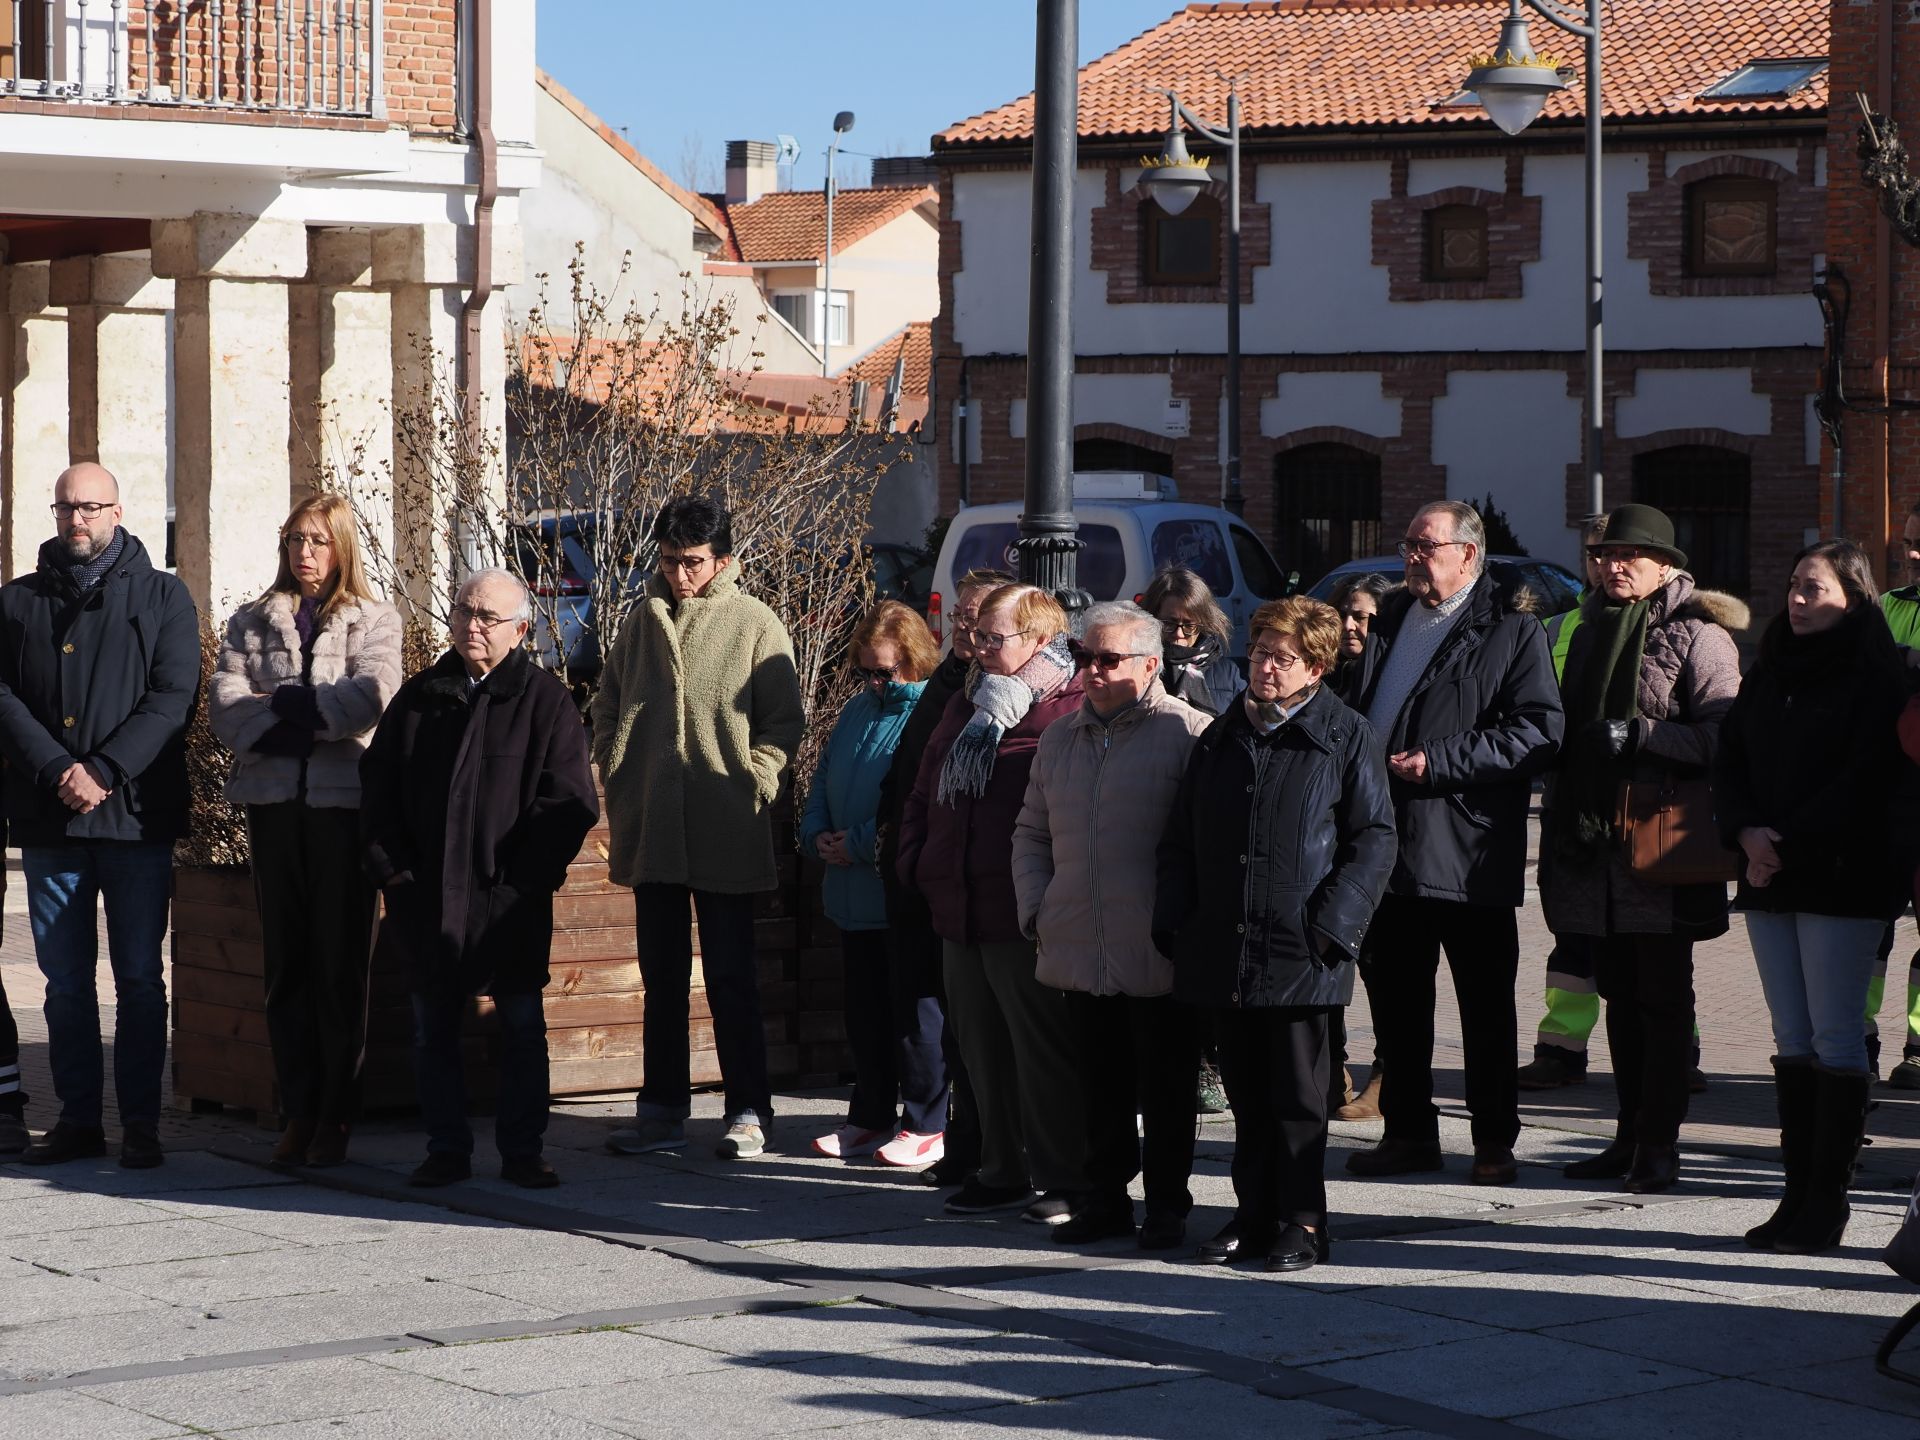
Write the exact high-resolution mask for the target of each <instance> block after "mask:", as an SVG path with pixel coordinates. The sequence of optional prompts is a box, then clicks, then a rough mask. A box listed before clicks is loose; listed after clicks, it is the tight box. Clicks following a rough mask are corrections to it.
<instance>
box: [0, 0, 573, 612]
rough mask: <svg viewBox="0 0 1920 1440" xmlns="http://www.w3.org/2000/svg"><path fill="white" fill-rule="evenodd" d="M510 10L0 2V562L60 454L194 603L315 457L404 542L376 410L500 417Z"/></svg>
mask: <svg viewBox="0 0 1920 1440" xmlns="http://www.w3.org/2000/svg"><path fill="white" fill-rule="evenodd" d="M533 8H534V7H533V5H532V4H531V3H530V0H337V3H336V0H328V3H325V4H320V3H312V0H254V3H251V4H245V5H241V4H234V3H228V4H226V5H224V6H222V5H219V4H214V5H210V6H209V5H200V4H195V5H185V4H177V3H159V0H154V3H148V0H114V3H106V0H94V3H92V4H79V3H76V0H55V3H52V4H42V3H34V4H28V5H20V4H14V5H0V577H11V576H13V575H16V574H19V573H20V572H21V571H22V570H23V569H25V568H30V567H31V566H32V565H33V563H34V555H35V551H36V549H37V547H38V545H39V544H40V542H41V541H42V540H44V539H45V538H46V536H47V534H48V533H50V524H49V522H48V520H47V511H46V505H47V501H48V498H49V495H50V492H51V489H52V485H53V480H54V477H55V476H56V475H57V474H58V473H59V472H60V470H61V469H63V468H64V467H65V466H66V465H67V464H68V463H69V462H70V461H73V460H82V459H98V460H99V461H101V462H102V463H104V464H105V465H107V466H108V468H110V469H112V470H113V471H114V472H115V473H116V474H118V475H119V477H120V479H121V482H122V497H123V501H124V503H125V505H126V512H127V526H128V528H129V529H131V530H133V531H134V532H135V533H137V534H140V535H141V536H143V537H144V539H145V540H146V542H147V543H148V545H149V546H150V547H151V548H152V549H153V550H154V551H155V552H156V553H157V552H158V551H159V550H160V549H161V548H162V541H163V539H164V541H165V548H166V550H167V552H168V561H169V563H172V564H175V565H177V568H178V570H179V573H180V575H181V577H182V578H183V579H184V580H185V581H186V582H187V584H188V586H189V587H190V589H191V590H192V593H193V595H194V598H195V600H196V601H197V602H198V603H199V604H200V605H201V606H202V607H203V610H208V611H211V612H214V613H222V614H223V613H225V608H226V607H227V606H228V605H229V604H230V603H231V602H232V601H234V600H236V599H239V598H244V597H250V596H251V595H254V594H257V593H259V591H260V590H262V589H264V588H265V587H266V585H267V584H268V583H269V582H270V581H271V579H272V577H273V573H274V563H275V547H274V545H273V543H272V537H273V536H274V534H275V532H276V530H277V527H278V525H279V523H280V521H281V519H282V518H283V517H284V516H285V513H286V510H287V508H288V505H289V503H290V501H291V499H292V497H293V496H294V495H296V494H298V493H302V492H303V491H304V490H305V489H306V488H307V487H308V486H310V485H311V484H312V483H313V481H314V477H315V474H316V466H317V465H318V464H319V463H321V462H322V461H323V459H325V458H326V457H327V456H329V455H331V456H335V457H338V456H341V455H344V454H349V453H351V452H353V451H354V450H355V449H356V448H357V449H358V450H359V451H360V454H361V456H362V465H363V467H364V469H365V470H366V471H367V472H368V473H372V474H376V475H377V474H381V473H385V472H389V471H391V472H393V480H394V494H393V497H392V500H393V506H394V511H395V514H396V516H398V517H400V523H396V524H395V526H394V533H395V534H397V535H398V536H399V543H400V545H401V546H402V547H403V548H404V547H405V546H407V545H409V544H416V545H417V544H418V543H420V542H419V540H418V537H419V535H420V534H421V532H422V530H423V528H424V527H421V526H419V525H418V524H417V522H416V521H415V520H414V519H412V518H411V517H413V516H414V513H415V509H416V506H417V493H418V487H419V486H420V485H422V484H423V483H424V481H423V479H422V477H421V476H420V475H417V474H415V473H413V472H412V471H411V470H410V468H409V461H408V459H407V457H406V456H405V455H404V454H401V455H396V453H395V452H396V447H395V443H394V433H393V412H394V411H396V410H398V411H402V412H404V411H405V410H407V409H409V408H417V406H418V403H419V400H420V397H421V396H422V395H424V394H426V393H428V392H429V390H430V389H431V388H432V387H434V386H437V385H442V384H459V385H464V386H466V387H467V388H468V389H469V390H470V391H472V392H473V393H477V394H483V395H484V396H485V405H484V406H483V408H482V413H481V414H480V415H478V416H476V417H474V419H475V421H476V422H477V423H478V424H480V425H482V426H484V427H488V428H492V429H495V430H497V429H498V427H499V423H500V406H501V396H502V384H501V381H502V379H503V377H504V353H505V347H504V342H503V335H502V332H501V323H502V317H503V315H504V312H505V304H504V300H503V298H502V297H503V291H504V288H505V287H507V286H509V285H511V284H512V283H514V282H515V281H516V280H517V279H518V277H519V273H520V242H519V231H518V221H519V197H520V194H521V192H522V191H524V190H527V189H530V188H532V187H533V186H534V185H536V184H537V183H538V181H539V176H540V161H539V154H538V151H537V150H536V149H535V146H534V126H533V109H534V85H533V75H534V71H533V59H532V56H533ZM482 255H490V257H491V262H490V264H489V265H487V267H486V269H485V273H484V275H483V274H482V273H481V271H482V267H481V264H480V257H481V256H482ZM396 467H397V468H396Z"/></svg>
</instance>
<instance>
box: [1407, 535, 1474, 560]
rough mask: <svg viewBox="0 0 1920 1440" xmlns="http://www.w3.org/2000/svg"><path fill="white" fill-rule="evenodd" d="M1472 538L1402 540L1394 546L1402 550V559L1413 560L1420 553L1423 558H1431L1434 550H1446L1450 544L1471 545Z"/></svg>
mask: <svg viewBox="0 0 1920 1440" xmlns="http://www.w3.org/2000/svg"><path fill="white" fill-rule="evenodd" d="M1472 543H1473V542H1472V541H1471V540H1402V541H1401V542H1400V543H1399V544H1398V545H1396V546H1394V547H1393V548H1394V549H1396V550H1398V551H1399V552H1400V558H1401V559H1402V560H1411V559H1412V558H1413V557H1414V556H1416V555H1418V556H1419V557H1420V558H1421V559H1422V560H1431V559H1432V558H1433V552H1434V551H1436V550H1444V549H1445V548H1446V547H1447V546H1449V545H1471V544H1472Z"/></svg>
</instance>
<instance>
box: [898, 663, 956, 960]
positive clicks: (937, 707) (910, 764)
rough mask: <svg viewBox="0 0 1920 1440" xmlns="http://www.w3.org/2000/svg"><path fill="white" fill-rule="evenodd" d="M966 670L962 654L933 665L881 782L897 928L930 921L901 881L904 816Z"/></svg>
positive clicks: (924, 905) (924, 908) (920, 902)
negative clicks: (935, 734) (929, 747)
mask: <svg viewBox="0 0 1920 1440" xmlns="http://www.w3.org/2000/svg"><path fill="white" fill-rule="evenodd" d="M967 668H968V665H967V662H966V661H965V660H962V659H961V658H960V657H959V656H958V655H948V656H947V657H946V659H944V660H942V661H941V662H940V663H939V664H938V665H937V666H935V667H934V671H933V674H931V675H929V676H928V677H927V688H926V689H924V690H922V691H921V692H920V699H919V701H918V703H916V704H915V705H914V707H913V713H912V714H911V715H909V716H907V723H906V725H905V726H904V727H903V728H902V729H901V731H900V743H899V745H898V746H896V747H895V749H894V752H893V763H892V764H891V765H889V766H888V767H887V775H886V778H885V779H884V780H882V781H881V782H880V810H879V814H878V824H879V837H880V839H879V855H880V878H881V879H882V880H883V881H884V882H885V883H886V887H887V918H888V923H889V924H892V925H904V924H913V925H919V926H924V925H926V924H927V923H928V917H927V902H926V901H925V900H923V899H922V898H921V897H920V893H919V892H918V891H917V890H915V889H913V887H912V886H909V885H906V884H904V883H902V881H901V879H900V873H899V867H900V818H901V816H903V815H904V814H906V810H907V797H908V796H909V795H911V794H913V782H914V781H915V780H918V779H919V778H920V757H921V756H923V755H925V754H926V753H927V742H928V741H929V740H931V739H933V732H934V731H935V730H937V729H939V727H940V722H941V721H942V720H944V719H946V717H947V702H948V701H949V700H951V699H953V697H954V696H956V695H958V694H959V693H960V691H961V689H962V687H964V686H965V685H966V683H967Z"/></svg>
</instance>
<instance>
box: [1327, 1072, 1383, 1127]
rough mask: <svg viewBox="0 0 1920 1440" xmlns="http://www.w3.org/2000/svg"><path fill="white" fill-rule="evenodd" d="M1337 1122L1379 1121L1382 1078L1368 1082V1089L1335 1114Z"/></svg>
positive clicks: (1374, 1077) (1371, 1079)
mask: <svg viewBox="0 0 1920 1440" xmlns="http://www.w3.org/2000/svg"><path fill="white" fill-rule="evenodd" d="M1333 1114H1334V1118H1335V1119H1337V1120H1378V1119H1379V1118H1380V1076H1379V1074H1378V1073H1377V1072H1376V1073H1375V1074H1374V1075H1372V1076H1370V1077H1369V1078H1368V1080H1367V1088H1366V1089H1364V1090H1362V1091H1361V1092H1360V1093H1359V1094H1358V1095H1356V1096H1355V1097H1354V1098H1353V1099H1351V1100H1349V1101H1348V1102H1347V1103H1346V1104H1345V1105H1342V1106H1341V1107H1340V1108H1339V1109H1338V1110H1336V1111H1334V1112H1333Z"/></svg>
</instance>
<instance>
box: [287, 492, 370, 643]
mask: <svg viewBox="0 0 1920 1440" xmlns="http://www.w3.org/2000/svg"><path fill="white" fill-rule="evenodd" d="M308 516H313V517H315V518H316V519H318V520H319V522H320V523H321V524H322V525H324V526H325V527H326V531H327V534H328V535H330V536H331V537H332V538H333V561H334V571H333V578H332V580H331V581H329V583H328V588H327V591H326V593H325V594H324V595H322V596H321V597H320V618H321V619H323V620H324V619H326V618H327V617H328V616H329V615H331V614H333V612H334V609H335V607H337V606H339V605H342V604H346V603H348V602H350V601H351V602H353V603H356V604H365V603H368V602H371V601H377V600H378V599H379V598H380V597H379V596H377V595H375V594H374V593H373V588H372V586H370V585H368V584H367V572H366V568H365V567H364V566H363V565H362V564H361V563H360V543H359V540H358V538H357V537H356V535H355V533H354V525H353V507H352V506H350V505H348V504H347V500H346V497H345V496H344V495H335V494H331V493H329V494H325V495H309V496H308V497H307V498H306V499H305V500H302V501H301V502H300V503H299V504H297V505H295V506H294V507H293V509H292V510H291V511H289V512H288V514H287V518H286V519H285V520H284V521H283V522H282V523H281V526H280V569H279V571H278V572H277V573H276V574H275V575H274V577H273V589H272V590H269V591H268V592H267V593H268V594H273V593H275V592H279V593H281V594H286V595H298V594H299V593H300V582H299V581H298V580H296V579H294V577H293V560H292V558H291V557H290V556H289V555H288V554H287V536H289V535H291V534H292V533H293V532H294V528H295V527H296V526H297V525H299V523H300V522H301V521H302V520H305V519H306V518H307V517H308ZM261 598H262V599H265V598H266V597H265V596H262V597H261Z"/></svg>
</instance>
